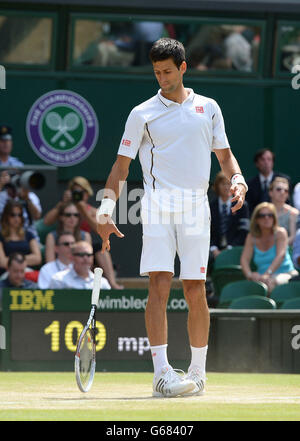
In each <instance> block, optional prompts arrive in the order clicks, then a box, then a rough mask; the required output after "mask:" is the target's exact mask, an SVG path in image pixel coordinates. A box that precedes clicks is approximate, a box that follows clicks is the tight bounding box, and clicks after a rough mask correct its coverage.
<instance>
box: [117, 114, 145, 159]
mask: <svg viewBox="0 0 300 441" xmlns="http://www.w3.org/2000/svg"><path fill="white" fill-rule="evenodd" d="M144 125H145V124H144V121H143V119H142V117H141V115H140V114H139V112H138V110H137V109H136V108H134V109H133V110H132V111H131V112H130V114H129V116H128V118H127V121H126V124H125V131H124V133H123V136H122V139H121V142H120V146H119V150H118V155H122V156H128V157H129V158H131V159H135V157H136V155H137V152H138V150H139V148H140V145H141V142H142V139H143V136H144Z"/></svg>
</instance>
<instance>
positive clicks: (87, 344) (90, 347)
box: [79, 329, 95, 386]
mask: <svg viewBox="0 0 300 441" xmlns="http://www.w3.org/2000/svg"><path fill="white" fill-rule="evenodd" d="M93 334H94V333H93V330H92V329H89V330H88V331H87V332H86V334H85V336H84V338H83V340H82V342H81V345H80V350H79V375H80V381H81V383H82V385H83V386H87V385H88V383H89V381H90V374H91V371H92V366H93V361H94V359H95V352H94V344H93V339H94V336H93Z"/></svg>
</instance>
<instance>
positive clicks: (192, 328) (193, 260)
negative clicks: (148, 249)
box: [177, 200, 210, 393]
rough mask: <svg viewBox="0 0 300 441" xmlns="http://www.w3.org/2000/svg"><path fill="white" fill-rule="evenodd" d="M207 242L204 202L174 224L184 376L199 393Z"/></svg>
mask: <svg viewBox="0 0 300 441" xmlns="http://www.w3.org/2000/svg"><path fill="white" fill-rule="evenodd" d="M209 241H210V213H209V206H208V203H207V201H205V200H204V201H203V203H202V204H201V205H200V206H199V209H198V211H196V215H195V213H193V212H192V211H191V212H190V213H187V214H186V216H183V219H182V222H181V223H180V224H179V225H177V252H178V255H179V259H180V276H179V277H180V279H182V281H183V288H184V295H185V299H186V301H187V304H188V307H189V313H188V335H189V340H190V346H191V354H192V358H191V363H190V366H189V370H188V375H187V377H188V378H192V379H194V381H195V382H196V384H197V385H198V387H197V388H196V389H195V391H194V392H195V393H201V392H203V389H204V384H205V364H206V352H207V344H208V335H209V323H210V319H209V309H208V306H207V300H206V290H205V280H206V272H207V262H208V253H209Z"/></svg>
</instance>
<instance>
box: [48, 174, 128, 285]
mask: <svg viewBox="0 0 300 441" xmlns="http://www.w3.org/2000/svg"><path fill="white" fill-rule="evenodd" d="M93 194H94V192H93V189H92V187H91V185H90V183H89V181H88V180H87V179H86V178H84V177H83V176H76V177H75V178H73V179H71V180H70V181H69V183H68V188H67V190H66V191H65V192H64V194H63V197H62V200H61V201H59V202H58V204H57V205H56V206H55V207H54V208H52V209H51V210H50V211H49V212H48V213H47V214H46V215H45V217H44V223H45V224H46V225H53V224H55V222H56V221H57V219H58V213H59V210H60V207H61V205H62V204H63V203H64V202H70V201H73V203H74V204H75V205H76V207H77V209H78V211H79V212H80V214H81V224H80V228H81V229H82V230H84V231H87V232H89V233H90V234H91V237H92V244H93V249H94V255H95V262H96V265H97V266H100V267H101V268H103V274H104V276H105V277H106V278H107V279H108V281H109V283H110V285H111V287H112V289H123V286H122V285H119V284H118V283H117V281H116V277H115V271H114V266H113V262H112V259H111V254H110V253H109V252H108V251H105V252H104V253H103V254H102V253H101V248H102V242H101V239H100V237H99V235H98V233H97V221H96V211H97V210H96V208H95V207H93V206H92V205H90V204H89V203H88V200H89V198H90V197H91V196H93Z"/></svg>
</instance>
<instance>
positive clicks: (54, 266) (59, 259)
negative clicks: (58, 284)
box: [38, 232, 75, 289]
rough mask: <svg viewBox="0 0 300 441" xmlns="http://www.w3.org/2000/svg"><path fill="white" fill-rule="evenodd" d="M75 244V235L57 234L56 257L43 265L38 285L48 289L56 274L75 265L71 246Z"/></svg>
mask: <svg viewBox="0 0 300 441" xmlns="http://www.w3.org/2000/svg"><path fill="white" fill-rule="evenodd" d="M74 244H75V237H74V236H73V234H71V233H68V232H62V233H60V234H58V235H57V237H56V243H55V253H56V259H55V260H53V261H51V262H48V263H46V264H45V265H43V266H42V268H41V269H40V272H39V278H38V287H39V288H40V289H48V288H49V287H50V282H51V278H52V276H54V274H56V273H58V272H60V271H64V270H65V269H68V268H71V267H72V266H73V259H72V252H71V247H72V246H73V245H74Z"/></svg>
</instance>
